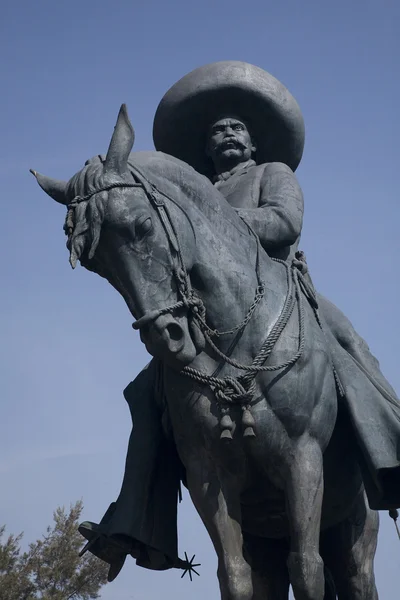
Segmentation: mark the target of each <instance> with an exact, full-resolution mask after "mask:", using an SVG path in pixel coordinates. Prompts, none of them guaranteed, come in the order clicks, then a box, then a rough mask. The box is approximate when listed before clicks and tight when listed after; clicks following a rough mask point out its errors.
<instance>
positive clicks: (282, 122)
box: [35, 61, 400, 600]
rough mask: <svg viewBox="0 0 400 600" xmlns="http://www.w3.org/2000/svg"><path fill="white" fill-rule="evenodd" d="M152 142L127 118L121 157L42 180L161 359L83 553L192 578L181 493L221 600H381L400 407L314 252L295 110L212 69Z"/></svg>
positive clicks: (145, 383) (271, 87) (77, 254)
mask: <svg viewBox="0 0 400 600" xmlns="http://www.w3.org/2000/svg"><path fill="white" fill-rule="evenodd" d="M154 139H155V145H156V148H157V149H159V150H161V152H158V153H135V154H132V155H130V151H131V148H132V145H133V130H132V127H131V124H130V122H129V119H128V117H127V114H126V111H125V109H121V111H120V114H119V117H118V121H117V125H116V128H115V131H114V135H113V137H112V140H111V143H110V147H109V150H108V153H107V156H106V157H102V156H97V157H95V158H94V159H92V160H90V161H87V163H86V165H85V167H84V168H83V169H82V171H80V172H79V173H78V174H77V175H75V176H74V177H73V178H72V179H71V180H70V181H69V182H68V183H65V182H60V181H56V180H51V179H49V178H47V177H44V176H42V175H38V174H37V173H35V174H36V176H37V178H38V182H39V184H40V185H41V186H42V188H43V189H44V190H45V191H46V192H47V193H48V194H49V195H50V196H52V197H53V198H54V199H55V200H57V201H58V202H61V203H62V204H65V205H67V207H68V213H67V219H66V224H65V230H66V233H67V235H68V248H69V250H70V254H71V262H72V264H73V266H74V265H75V263H76V261H77V260H80V262H81V264H82V265H83V266H85V267H86V268H88V269H90V270H92V271H95V272H97V273H98V274H100V275H101V276H103V277H105V278H106V279H107V280H108V281H109V282H110V283H111V284H112V285H113V286H114V287H115V288H116V289H117V290H118V291H119V292H120V293H121V295H122V296H123V298H124V299H125V301H126V303H127V305H128V307H129V309H130V311H131V313H132V315H133V316H134V317H135V318H136V319H137V321H136V323H135V324H134V328H137V329H140V334H141V339H142V341H143V342H144V343H145V345H146V347H147V349H148V351H149V352H150V353H151V354H152V355H153V356H154V357H155V358H154V359H153V360H152V362H151V363H150V364H149V365H148V367H147V368H146V369H145V370H143V371H142V372H141V373H140V374H139V375H138V377H137V378H136V379H135V381H133V382H132V383H131V384H130V385H129V386H128V388H127V389H126V390H125V397H126V399H127V401H128V404H129V407H130V409H131V413H132V418H133V422H134V427H133V430H132V434H131V439H130V444H129V449H128V455H127V463H126V470H125V476H124V481H123V485H122V488H121V493H120V495H119V497H118V499H117V501H116V502H115V503H112V504H111V506H110V507H109V509H108V511H107V512H106V514H105V515H104V517H103V519H102V521H101V523H100V524H98V525H97V524H95V523H90V522H86V523H83V524H82V525H81V527H80V531H81V533H82V534H83V535H84V536H85V537H86V538H87V539H88V544H87V548H86V549H89V550H90V551H91V552H93V553H94V554H96V555H97V556H99V557H100V558H102V559H103V560H106V561H107V562H109V564H110V575H109V578H110V580H112V579H113V578H114V577H115V576H116V575H117V574H118V572H119V570H120V569H121V568H122V566H123V564H124V561H125V557H126V556H127V555H131V556H132V557H134V558H135V559H136V561H137V563H138V564H139V565H141V566H145V567H147V568H152V569H166V568H171V567H177V568H185V569H188V570H191V569H192V566H193V565H191V564H190V563H189V562H188V561H183V560H181V559H179V558H178V553H177V541H176V540H177V535H176V505H177V499H178V492H179V486H180V482H181V481H182V482H183V483H184V485H186V486H187V487H188V489H189V492H190V494H191V497H192V499H193V502H194V504H195V506H196V508H197V510H198V512H199V514H200V516H201V517H202V519H203V522H204V524H205V526H206V528H207V530H208V532H209V535H210V537H211V539H212V541H213V543H214V547H215V550H216V552H217V555H218V559H219V563H218V564H219V566H218V577H219V582H220V588H221V598H222V600H250V599H253V600H261V599H266V598H274V599H276V600H284V599H287V598H288V589H289V583H291V584H292V586H293V590H294V594H295V598H296V599H297V600H298V599H304V600H322V599H323V598H334V597H336V595H338V597H339V598H343V599H344V598H346V599H353V600H375V599H376V598H377V597H378V596H377V591H376V588H375V583H374V576H373V558H374V553H375V548H376V536H377V530H378V517H377V513H376V512H375V511H376V510H378V509H393V508H396V507H398V506H399V505H400V485H399V483H400V482H399V456H398V453H399V450H398V447H399V440H400V423H399V418H400V404H399V401H398V399H397V397H396V395H395V392H394V391H393V390H392V388H391V387H390V385H389V384H388V383H387V382H386V380H385V379H384V377H383V375H382V374H381V372H380V370H379V365H378V363H377V361H376V359H375V358H374V357H373V356H372V355H371V354H370V352H369V349H368V346H367V345H366V343H365V342H364V341H363V340H362V339H361V338H360V337H359V336H358V335H357V334H356V332H355V331H354V329H353V327H352V326H351V324H350V323H349V321H348V320H347V319H346V317H345V316H344V315H343V314H342V313H341V312H340V311H339V310H338V309H337V308H336V307H335V306H333V305H332V304H331V303H330V302H329V301H328V300H326V299H324V298H323V297H321V296H320V295H318V294H316V293H315V291H314V288H313V284H312V281H311V278H310V276H309V274H308V272H307V265H306V263H305V259H304V256H303V255H302V253H300V252H299V251H298V242H299V237H300V233H301V227H302V219H303V197H302V193H301V189H300V187H299V185H298V183H297V180H296V178H295V175H294V170H295V169H296V167H297V166H298V164H299V162H300V159H301V155H302V150H303V144H304V126H303V121H302V117H301V113H300V110H299V108H298V105H297V103H296V102H295V100H294V98H293V97H292V96H291V95H290V94H289V92H288V91H287V90H286V88H284V86H282V84H280V83H279V82H278V81H277V80H276V79H274V78H273V77H272V76H270V75H269V74H267V73H266V72H265V71H262V70H261V69H258V68H256V67H253V66H252V65H247V64H246V63H237V62H232V61H230V62H223V63H214V64H212V65H207V66H206V67H202V68H200V69H197V70H196V71H194V72H192V73H190V74H189V75H187V76H186V77H184V78H183V79H182V80H180V81H179V82H178V83H177V84H175V86H173V87H172V88H171V90H169V92H167V94H166V95H165V97H164V98H163V100H162V101H161V103H160V106H159V108H158V111H157V114H156V117H155V123H154ZM172 155H174V156H175V157H177V158H173V156H172ZM179 159H181V160H183V161H185V163H188V164H190V165H192V167H193V168H191V167H189V166H188V165H187V164H185V163H183V162H181V160H179ZM210 179H211V180H212V181H213V182H214V185H213V184H212V183H211V182H210ZM367 498H368V501H367ZM321 557H322V558H321ZM324 562H325V567H326V568H325V574H326V585H325V583H324Z"/></svg>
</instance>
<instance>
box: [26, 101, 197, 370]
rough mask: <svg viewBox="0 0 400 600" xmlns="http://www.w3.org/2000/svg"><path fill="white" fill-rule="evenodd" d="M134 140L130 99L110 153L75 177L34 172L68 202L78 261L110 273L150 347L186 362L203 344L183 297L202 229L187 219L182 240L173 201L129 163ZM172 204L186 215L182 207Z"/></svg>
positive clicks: (72, 256)
mask: <svg viewBox="0 0 400 600" xmlns="http://www.w3.org/2000/svg"><path fill="white" fill-rule="evenodd" d="M133 142H134V131H133V128H132V125H131V123H130V121H129V118H128V115H127V112H126V108H125V106H124V105H123V106H122V107H121V110H120V112H119V115H118V120H117V124H116V126H115V129H114V133H113V136H112V139H111V142H110V146H109V149H108V152H107V156H106V157H105V159H104V158H103V157H101V156H98V157H95V158H94V159H91V160H90V161H87V163H86V164H85V167H84V168H83V169H82V170H81V171H79V172H78V173H77V174H76V175H74V176H73V177H72V179H71V180H70V181H69V182H62V181H57V180H54V179H50V178H48V177H45V176H43V175H40V174H38V173H36V172H34V171H33V174H34V175H35V176H36V178H37V180H38V183H39V184H40V186H41V187H42V188H43V190H44V191H45V192H46V193H47V194H49V195H50V196H51V197H52V198H53V199H54V200H56V201H57V202H60V203H62V204H64V205H66V206H67V207H68V213H67V218H66V222H65V227H64V228H65V231H66V234H67V236H68V241H67V247H68V249H69V251H70V262H71V265H72V267H75V265H76V262H77V260H79V261H80V262H81V264H82V265H83V266H84V267H86V268H87V269H89V270H91V271H94V272H96V273H98V274H99V275H101V276H102V277H105V278H106V279H107V280H108V281H109V282H110V283H111V284H112V285H113V286H114V287H115V288H116V289H117V290H118V291H119V292H120V293H121V295H122V296H123V297H124V299H125V301H126V303H127V305H128V307H129V310H130V311H131V313H132V315H133V316H134V317H135V318H136V319H138V321H137V323H138V327H135V328H140V330H141V338H142V341H143V342H144V343H145V345H146V348H147V350H148V351H149V352H150V353H151V354H152V355H153V356H157V357H159V358H162V359H164V360H165V361H166V362H168V363H169V364H171V365H173V366H174V367H178V368H179V367H180V366H183V365H186V364H188V363H190V362H191V361H192V360H193V359H194V358H195V356H196V354H198V352H200V351H201V350H202V339H201V337H202V336H199V335H198V333H199V332H198V331H196V328H195V327H193V326H191V325H190V324H189V322H188V318H187V306H185V302H182V298H185V293H183V294H182V292H184V291H185V286H186V285H187V282H188V280H187V278H186V275H187V274H188V273H189V272H190V269H191V267H192V264H193V256H192V255H193V254H194V247H195V240H194V234H193V231H192V229H191V227H189V226H188V223H186V224H185V225H186V227H181V228H179V240H178V237H177V234H176V228H175V227H174V225H173V224H172V221H171V219H170V212H169V211H170V210H171V207H170V208H169V210H168V209H167V207H166V206H163V205H162V197H161V196H159V197H158V199H157V198H156V197H155V196H154V190H153V189H152V187H151V185H150V184H149V182H148V181H147V180H146V178H145V177H144V176H143V174H142V173H140V172H139V171H137V170H135V169H132V165H128V157H129V154H130V152H131V149H132V146H133ZM172 210H173V211H174V216H176V217H177V218H178V215H179V218H180V219H182V218H185V219H186V217H184V216H183V213H182V211H180V210H178V209H176V208H174V207H172ZM174 221H175V225H176V227H179V223H176V219H175V218H174ZM182 250H184V252H183V251H182ZM183 255H184V261H185V263H184V264H183ZM163 309H167V310H163Z"/></svg>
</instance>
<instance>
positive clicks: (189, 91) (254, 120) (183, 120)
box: [153, 61, 304, 176]
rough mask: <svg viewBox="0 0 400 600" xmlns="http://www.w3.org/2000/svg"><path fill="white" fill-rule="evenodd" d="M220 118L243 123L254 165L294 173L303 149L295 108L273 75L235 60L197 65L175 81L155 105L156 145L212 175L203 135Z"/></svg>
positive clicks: (301, 127)
mask: <svg viewBox="0 0 400 600" xmlns="http://www.w3.org/2000/svg"><path fill="white" fill-rule="evenodd" d="M224 116H235V117H238V118H240V119H242V120H243V121H244V122H245V123H246V124H247V126H248V127H249V130H250V132H251V135H252V137H253V138H254V139H253V141H254V142H255V143H256V146H257V153H256V159H257V163H258V164H261V163H265V162H283V163H285V164H287V165H288V166H289V167H291V169H293V171H294V170H295V169H296V168H297V166H298V165H299V162H300V160H301V157H302V154H303V148H304V121H303V116H302V114H301V111H300V107H299V105H298V104H297V102H296V100H295V99H294V98H293V96H292V95H291V94H290V92H289V91H288V90H287V89H286V87H285V86H284V85H283V84H282V83H281V82H280V81H278V80H277V79H275V77H273V76H272V75H270V74H269V73H267V72H266V71H264V70H263V69H260V68H259V67H255V66H254V65H251V64H248V63H245V62H239V61H222V62H216V63H211V64H209V65H205V66H203V67H199V68H198V69H195V70H194V71H191V72H190V73H188V74H187V75H185V76H184V77H182V79H180V80H179V81H178V82H177V83H175V85H173V86H172V87H171V88H170V89H169V90H168V92H167V93H166V94H165V96H164V97H163V98H162V100H161V102H160V104H159V105H158V108H157V112H156V115H155V117H154V125H153V139H154V145H155V147H156V149H157V150H160V151H162V152H165V153H167V154H171V155H172V156H176V157H177V158H180V159H182V160H184V161H185V162H187V163H189V164H190V165H191V166H192V167H194V168H195V169H196V170H197V171H199V172H200V173H204V174H206V175H209V176H210V175H211V174H212V165H211V164H210V159H209V158H208V157H207V156H206V152H205V149H206V143H207V132H208V130H209V127H210V126H211V125H212V123H214V122H215V121H216V120H217V119H219V118H222V117H224Z"/></svg>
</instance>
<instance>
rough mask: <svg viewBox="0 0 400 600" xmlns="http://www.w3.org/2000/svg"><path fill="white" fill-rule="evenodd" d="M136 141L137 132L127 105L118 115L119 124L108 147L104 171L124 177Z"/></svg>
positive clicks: (122, 107)
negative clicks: (129, 115)
mask: <svg viewBox="0 0 400 600" xmlns="http://www.w3.org/2000/svg"><path fill="white" fill-rule="evenodd" d="M134 141H135V132H134V130H133V127H132V123H131V122H130V120H129V117H128V112H127V110H126V105H125V104H123V105H122V106H121V108H120V111H119V113H118V119H117V124H116V125H115V127H114V133H113V136H112V138H111V142H110V145H109V147H108V151H107V156H106V160H105V163H104V171H105V172H106V173H118V174H119V175H122V174H123V173H124V172H125V171H126V169H127V165H128V157H129V154H130V152H131V150H132V147H133V143H134Z"/></svg>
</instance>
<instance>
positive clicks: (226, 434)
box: [219, 412, 233, 442]
mask: <svg viewBox="0 0 400 600" xmlns="http://www.w3.org/2000/svg"><path fill="white" fill-rule="evenodd" d="M219 425H220V427H221V435H220V439H221V440H223V441H227V442H230V441H231V440H232V439H233V438H232V429H233V422H232V419H231V417H230V415H228V413H227V412H225V414H224V415H223V417H222V419H221V421H220V423H219Z"/></svg>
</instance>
